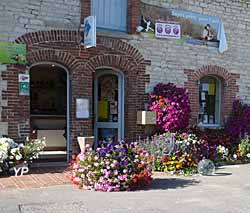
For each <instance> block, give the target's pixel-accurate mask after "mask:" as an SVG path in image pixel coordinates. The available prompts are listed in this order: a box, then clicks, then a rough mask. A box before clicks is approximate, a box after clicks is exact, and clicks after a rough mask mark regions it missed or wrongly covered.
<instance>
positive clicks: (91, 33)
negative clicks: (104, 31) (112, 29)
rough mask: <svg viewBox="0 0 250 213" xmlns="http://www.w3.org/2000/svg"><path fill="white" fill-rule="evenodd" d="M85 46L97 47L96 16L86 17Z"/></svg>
mask: <svg viewBox="0 0 250 213" xmlns="http://www.w3.org/2000/svg"><path fill="white" fill-rule="evenodd" d="M83 45H84V47H85V48H90V47H96V17H95V16H88V17H87V18H85V19H84V40H83Z"/></svg>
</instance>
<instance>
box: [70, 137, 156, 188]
mask: <svg viewBox="0 0 250 213" xmlns="http://www.w3.org/2000/svg"><path fill="white" fill-rule="evenodd" d="M72 168H73V172H72V182H73V183H74V184H77V185H79V187H80V188H84V189H88V190H97V191H108V192H110V191H123V190H135V189H137V188H140V187H143V186H144V185H148V184H150V183H151V180H152V178H151V172H152V167H151V160H150V156H149V154H148V153H147V152H146V151H145V150H144V149H142V148H141V147H139V146H138V145H137V144H136V143H131V144H127V143H125V142H120V143H119V144H117V145H113V144H107V145H103V146H102V147H99V148H97V150H96V152H93V151H92V149H91V148H90V147H87V148H86V150H85V151H84V152H82V153H80V154H79V155H78V157H77V159H76V161H75V162H74V163H73V164H72Z"/></svg>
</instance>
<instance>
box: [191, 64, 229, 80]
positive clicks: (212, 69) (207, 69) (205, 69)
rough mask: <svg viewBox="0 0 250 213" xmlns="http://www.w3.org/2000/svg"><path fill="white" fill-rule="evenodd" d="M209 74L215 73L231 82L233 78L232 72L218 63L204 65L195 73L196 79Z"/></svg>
mask: <svg viewBox="0 0 250 213" xmlns="http://www.w3.org/2000/svg"><path fill="white" fill-rule="evenodd" d="M207 75H214V76H217V77H219V78H220V79H222V80H223V81H225V82H226V83H229V81H230V79H231V77H232V76H231V73H229V72H228V71H227V70H226V69H225V68H223V67H220V66H217V65H207V66H202V67H201V68H200V69H198V70H197V71H196V72H195V73H194V78H195V80H197V81H198V80H200V79H201V78H202V77H204V76H207Z"/></svg>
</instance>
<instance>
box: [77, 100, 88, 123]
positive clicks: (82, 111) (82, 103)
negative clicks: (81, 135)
mask: <svg viewBox="0 0 250 213" xmlns="http://www.w3.org/2000/svg"><path fill="white" fill-rule="evenodd" d="M76 118H89V99H88V98H77V99H76Z"/></svg>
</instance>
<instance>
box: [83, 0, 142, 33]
mask: <svg viewBox="0 0 250 213" xmlns="http://www.w3.org/2000/svg"><path fill="white" fill-rule="evenodd" d="M140 4H141V0H128V18H127V24H128V25H127V26H128V33H131V34H133V33H135V32H136V27H137V26H138V25H139V24H140V20H141V12H140ZM81 10H82V12H81V14H82V18H81V19H82V20H83V19H84V18H85V17H87V16H90V15H91V0H82V5H81Z"/></svg>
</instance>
